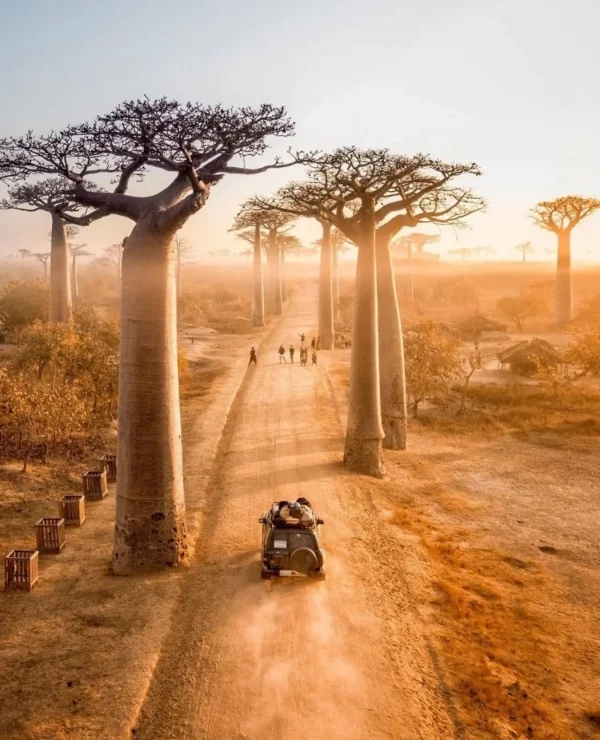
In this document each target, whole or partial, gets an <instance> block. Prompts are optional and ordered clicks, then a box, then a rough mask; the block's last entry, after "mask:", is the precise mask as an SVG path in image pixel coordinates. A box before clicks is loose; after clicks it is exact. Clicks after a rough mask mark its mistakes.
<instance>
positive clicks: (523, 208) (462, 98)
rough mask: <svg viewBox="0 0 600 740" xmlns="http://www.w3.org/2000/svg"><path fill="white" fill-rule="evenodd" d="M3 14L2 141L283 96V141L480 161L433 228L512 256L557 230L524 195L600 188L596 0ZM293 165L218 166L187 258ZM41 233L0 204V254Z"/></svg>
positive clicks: (98, 241) (101, 236) (115, 235)
mask: <svg viewBox="0 0 600 740" xmlns="http://www.w3.org/2000/svg"><path fill="white" fill-rule="evenodd" d="M0 9H1V13H2V26H3V34H2V37H3V39H2V44H1V45H0V68H1V69H2V74H1V75H0V110H1V111H2V113H1V115H0V136H2V135H9V134H19V133H22V132H24V131H26V130H27V129H29V128H32V129H34V130H35V131H38V132H44V131H46V130H47V129H50V128H53V127H55V128H58V127H62V126H64V125H65V124H68V123H78V122H80V121H83V120H86V119H90V118H92V117H93V116H94V115H95V114H96V113H101V112H104V111H107V110H109V109H110V108H112V107H113V106H114V105H115V104H117V103H118V102H120V101H121V100H124V99H130V98H134V97H138V96H141V95H143V94H147V95H149V96H150V97H159V96H162V95H167V96H169V97H175V98H178V99H180V100H182V101H185V100H199V101H201V102H206V103H217V102H221V103H223V104H225V105H234V106H235V105H254V104H259V103H261V102H269V103H273V104H277V105H285V106H286V107H287V109H288V111H289V113H290V115H291V116H292V118H293V119H294V120H295V121H296V125H297V135H296V137H295V138H294V139H293V140H291V142H285V146H287V145H289V144H290V143H291V144H292V145H293V146H294V147H295V148H296V147H297V148H311V149H315V148H320V149H331V148H333V147H335V146H338V145H346V144H356V145H359V146H365V147H367V146H375V147H379V146H381V147H389V148H390V149H391V150H392V151H395V152H398V153H403V154H413V153H416V152H418V151H423V152H426V153H430V154H432V155H433V156H436V157H439V158H445V159H449V160H466V161H475V162H477V163H478V164H479V165H480V166H481V167H482V169H483V171H484V176H483V177H481V178H479V179H477V180H474V181H473V184H474V185H475V186H476V188H477V189H478V190H479V192H481V193H482V194H483V195H484V196H485V197H486V198H487V199H488V201H489V208H488V212H487V213H486V214H483V215H480V216H478V217H476V218H474V219H473V220H472V227H473V228H472V229H471V230H470V231H466V232H461V233H460V234H459V235H458V241H456V238H457V236H456V235H455V234H454V232H453V231H451V230H447V231H446V230H444V232H443V236H442V242H441V244H442V247H443V248H444V249H452V248H455V247H457V246H475V245H490V246H492V247H495V248H496V249H497V250H498V251H499V253H503V254H504V255H506V256H511V258H512V256H513V255H515V253H514V251H513V249H512V247H513V246H514V245H515V244H517V243H519V242H521V241H524V240H532V241H533V243H534V245H535V246H536V247H537V248H538V250H539V251H538V257H543V258H545V259H548V255H546V254H545V253H544V248H546V247H549V246H552V245H553V244H554V239H553V237H552V236H551V235H546V234H545V233H544V232H541V231H539V230H538V229H537V228H535V227H534V226H533V225H532V224H531V222H530V220H529V219H528V216H527V212H528V209H529V208H530V207H531V206H533V205H534V204H535V203H536V202H537V201H538V200H543V199H551V198H555V197H557V196H559V195H565V194H568V193H576V194H580V195H585V196H598V197H600V178H599V172H600V137H599V131H600V104H599V102H598V100H599V94H598V81H597V77H598V71H599V70H600V47H599V45H598V36H597V34H598V28H600V3H598V2H597V0H570V1H569V2H568V3H563V2H552V0H485V1H482V0H454V2H448V0H430V2H428V3H419V2H414V0H413V1H412V2H410V3H409V2H407V1H406V0H369V1H368V2H364V0H363V2H359V1H358V0H345V1H344V2H333V0H296V1H295V2H292V1H290V0H287V1H286V0H245V1H244V0H220V1H219V2H216V1H215V0H213V1H212V2H203V1H202V0H177V2H165V0H160V1H159V0H143V1H142V0H103V1H102V2H101V3H84V2H81V0H57V2H48V1H47V0H0ZM278 146H279V149H281V145H278ZM297 175H298V176H299V175H301V171H300V170H298V172H297ZM289 177H290V170H287V171H283V172H278V173H269V174H266V175H260V176H256V177H250V178H242V177H230V178H228V179H227V181H226V182H223V183H221V184H219V186H218V187H216V188H215V189H214V190H213V193H212V194H211V196H210V200H209V203H208V205H207V206H206V208H205V209H204V210H203V211H201V212H200V213H199V214H198V215H197V216H195V217H194V218H193V219H191V220H190V221H189V222H188V224H187V225H186V227H185V229H184V233H185V235H186V236H188V237H189V238H190V240H191V241H192V242H193V243H194V245H195V246H196V248H197V250H198V252H199V253H200V252H201V251H204V250H205V251H211V250H215V249H219V248H225V247H227V248H231V247H233V248H235V249H238V248H241V242H239V240H236V239H235V238H234V237H233V236H232V235H231V234H227V229H228V228H229V226H230V224H231V221H232V218H233V216H234V215H235V213H236V210H237V206H238V205H239V203H241V202H242V201H243V200H244V199H245V198H246V197H248V196H249V195H252V194H254V193H255V192H265V193H268V192H270V191H271V190H273V189H274V188H275V187H276V186H277V185H279V184H282V183H283V182H285V181H286V180H287V179H289ZM131 226H132V224H131V222H129V221H126V220H124V219H120V218H117V217H110V218H108V219H105V220H104V221H102V222H99V223H97V224H95V225H94V226H92V227H90V228H89V229H87V230H86V231H85V232H84V233H82V234H81V236H80V237H79V241H86V242H88V243H89V244H90V246H91V247H92V248H94V249H95V250H98V251H99V250H100V249H101V247H102V246H104V245H106V244H108V243H111V242H113V241H116V240H117V239H119V238H122V237H123V236H125V235H126V234H127V233H129V231H130V230H131ZM48 229H49V223H48V217H47V216H46V215H45V214H36V215H33V216H32V215H29V214H16V213H0V252H3V253H6V252H12V251H15V250H16V249H18V248H19V247H28V248H31V249H33V251H46V249H47V246H46V245H47V232H48ZM298 234H299V235H300V236H301V237H302V238H303V239H305V240H306V241H307V242H309V241H310V240H311V239H312V238H314V237H316V236H317V235H318V227H317V228H315V226H314V225H313V224H311V223H310V222H303V224H302V225H301V226H300V227H299V228H298ZM589 250H594V252H595V255H592V254H591V253H590V252H589ZM574 255H575V257H576V258H580V259H586V260H587V259H592V257H594V258H595V259H596V260H600V214H598V215H597V216H595V217H592V218H590V220H589V221H588V222H587V223H586V224H584V225H583V226H582V227H581V228H580V229H578V230H577V232H576V235H575V238H574ZM515 256H516V255H515Z"/></svg>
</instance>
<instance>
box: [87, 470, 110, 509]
mask: <svg viewBox="0 0 600 740" xmlns="http://www.w3.org/2000/svg"><path fill="white" fill-rule="evenodd" d="M81 481H82V484H83V494H84V496H85V497H86V499H88V500H89V501H101V500H102V499H103V498H106V497H107V496H108V483H107V482H106V470H88V472H87V473H84V474H83V475H82V476H81Z"/></svg>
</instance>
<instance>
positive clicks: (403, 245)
mask: <svg viewBox="0 0 600 740" xmlns="http://www.w3.org/2000/svg"><path fill="white" fill-rule="evenodd" d="M439 239H440V237H439V234H424V233H421V232H418V231H415V232H414V233H413V234H407V235H406V236H401V237H400V238H399V239H395V240H392V241H391V242H390V249H391V250H392V252H394V251H396V250H398V251H400V250H401V251H402V252H403V253H405V254H406V256H407V259H408V262H409V268H410V275H409V282H408V299H409V300H410V301H413V300H414V297H415V286H414V269H413V258H414V253H415V252H416V253H417V254H423V250H424V249H425V245H426V244H429V243H430V242H437V241H439Z"/></svg>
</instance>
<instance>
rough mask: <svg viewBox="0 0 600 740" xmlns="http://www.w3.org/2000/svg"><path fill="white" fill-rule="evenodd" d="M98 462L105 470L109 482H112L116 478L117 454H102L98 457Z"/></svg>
mask: <svg viewBox="0 0 600 740" xmlns="http://www.w3.org/2000/svg"><path fill="white" fill-rule="evenodd" d="M100 462H101V463H102V466H103V468H104V470H105V471H106V478H107V480H108V481H109V483H114V482H115V481H116V480H117V456H116V455H108V454H107V455H103V456H102V457H101V458H100Z"/></svg>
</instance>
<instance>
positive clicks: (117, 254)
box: [102, 237, 127, 292]
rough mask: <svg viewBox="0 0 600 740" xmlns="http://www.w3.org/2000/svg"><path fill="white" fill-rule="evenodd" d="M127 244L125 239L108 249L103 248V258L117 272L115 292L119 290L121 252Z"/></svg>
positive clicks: (121, 262) (109, 246) (110, 245)
mask: <svg viewBox="0 0 600 740" xmlns="http://www.w3.org/2000/svg"><path fill="white" fill-rule="evenodd" d="M125 244H127V237H125V238H124V239H123V240H122V241H120V242H115V243H114V244H109V245H108V247H104V249H103V250H102V251H103V252H104V256H105V258H106V259H107V260H108V261H109V262H110V263H111V264H112V265H114V267H115V270H116V271H117V290H118V291H119V292H120V290H121V265H122V264H123V250H124V249H125Z"/></svg>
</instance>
